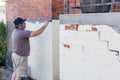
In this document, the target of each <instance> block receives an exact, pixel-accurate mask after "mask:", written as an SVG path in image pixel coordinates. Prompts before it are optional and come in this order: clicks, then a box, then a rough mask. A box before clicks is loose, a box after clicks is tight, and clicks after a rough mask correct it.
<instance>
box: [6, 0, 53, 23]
mask: <svg viewBox="0 0 120 80" xmlns="http://www.w3.org/2000/svg"><path fill="white" fill-rule="evenodd" d="M6 16H7V21H13V20H14V19H15V18H16V17H24V18H27V20H46V19H50V18H51V17H52V12H51V0H13V1H10V2H6Z"/></svg>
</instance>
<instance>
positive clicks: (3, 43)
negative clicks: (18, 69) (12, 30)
mask: <svg viewBox="0 0 120 80" xmlns="http://www.w3.org/2000/svg"><path fill="white" fill-rule="evenodd" d="M6 57H7V30H6V27H5V24H4V22H3V21H1V22H0V66H4V65H5V64H6Z"/></svg>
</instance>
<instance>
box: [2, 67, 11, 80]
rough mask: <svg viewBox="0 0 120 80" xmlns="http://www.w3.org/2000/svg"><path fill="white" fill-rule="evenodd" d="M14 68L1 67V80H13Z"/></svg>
mask: <svg viewBox="0 0 120 80" xmlns="http://www.w3.org/2000/svg"><path fill="white" fill-rule="evenodd" d="M11 75H12V68H11V67H8V66H7V67H6V66H5V67H0V80H11Z"/></svg>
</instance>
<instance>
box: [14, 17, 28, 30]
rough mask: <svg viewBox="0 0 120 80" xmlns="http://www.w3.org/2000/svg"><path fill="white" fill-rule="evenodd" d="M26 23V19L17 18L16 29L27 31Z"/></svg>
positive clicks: (15, 21)
mask: <svg viewBox="0 0 120 80" xmlns="http://www.w3.org/2000/svg"><path fill="white" fill-rule="evenodd" d="M25 21H26V19H23V18H21V17H18V18H16V19H15V20H14V25H15V28H20V29H25V27H26V24H25Z"/></svg>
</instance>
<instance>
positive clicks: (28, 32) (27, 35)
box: [24, 30, 31, 38]
mask: <svg viewBox="0 0 120 80" xmlns="http://www.w3.org/2000/svg"><path fill="white" fill-rule="evenodd" d="M30 34H31V31H29V30H24V37H28V38H29V37H30Z"/></svg>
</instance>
